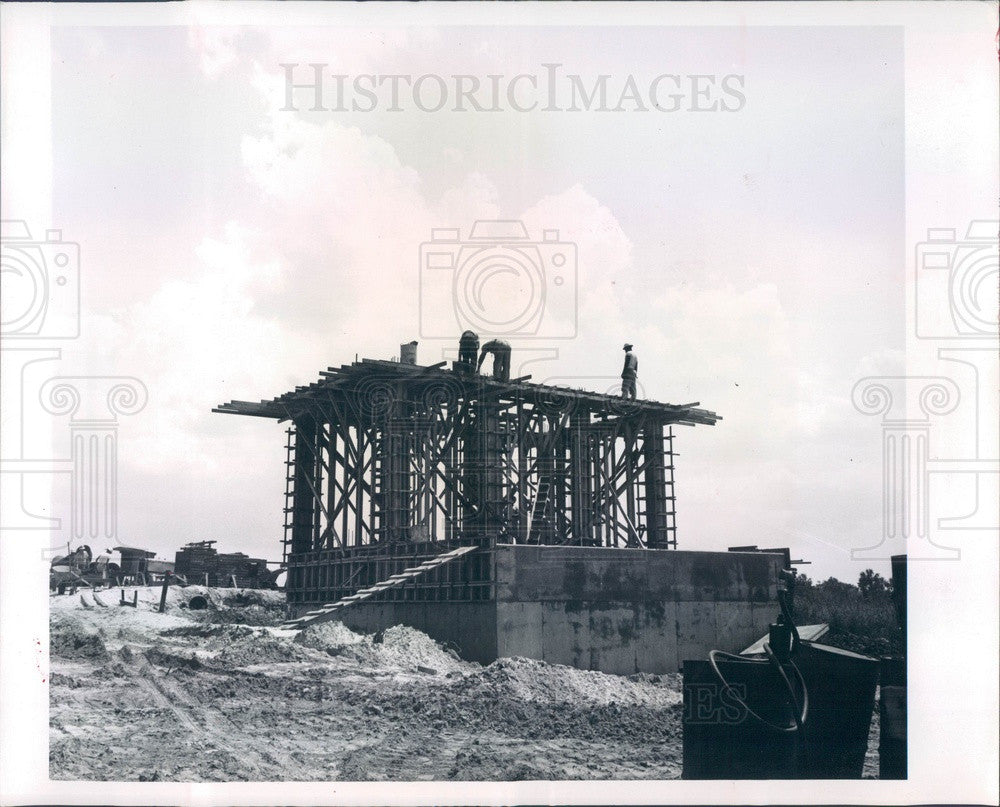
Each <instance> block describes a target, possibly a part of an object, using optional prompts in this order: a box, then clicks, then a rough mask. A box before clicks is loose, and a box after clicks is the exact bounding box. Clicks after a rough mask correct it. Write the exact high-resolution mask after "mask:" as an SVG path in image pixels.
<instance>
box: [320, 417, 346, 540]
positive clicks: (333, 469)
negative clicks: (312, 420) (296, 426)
mask: <svg viewBox="0 0 1000 807" xmlns="http://www.w3.org/2000/svg"><path fill="white" fill-rule="evenodd" d="M328 427H329V430H330V432H329V435H328V437H327V439H326V467H327V468H328V472H327V479H326V510H327V512H328V513H329V514H330V518H329V521H328V523H327V525H326V530H325V531H324V534H325V535H326V536H327V538H326V543H325V545H324V546H323V549H332V548H333V545H334V540H333V527H334V524H333V521H334V518H335V516H334V513H336V512H337V508H338V507H344V508H346V507H347V502H346V501H344V500H343V496H340V497H338V496H337V467H338V463H337V424H335V423H333V422H331V423H329V424H328ZM338 499H339V501H338Z"/></svg>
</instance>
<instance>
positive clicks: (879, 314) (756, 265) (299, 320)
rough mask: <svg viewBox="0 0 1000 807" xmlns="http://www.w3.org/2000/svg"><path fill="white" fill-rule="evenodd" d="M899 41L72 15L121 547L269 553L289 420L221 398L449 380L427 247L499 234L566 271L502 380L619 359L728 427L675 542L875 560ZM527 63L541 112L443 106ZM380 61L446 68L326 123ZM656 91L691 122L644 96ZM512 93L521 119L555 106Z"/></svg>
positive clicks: (69, 41) (69, 43) (63, 220)
mask: <svg viewBox="0 0 1000 807" xmlns="http://www.w3.org/2000/svg"><path fill="white" fill-rule="evenodd" d="M902 46H903V43H902V34H901V32H900V31H899V29H896V28H891V27H871V28H861V27H842V28H829V27H825V28H819V27H816V28H810V27H787V28H768V27H756V28H746V27H737V26H733V27H720V28H698V27H689V28H681V27H675V28H658V27H648V28H636V27H620V28H614V27H611V28H608V27H601V28H598V27H578V28H572V27H550V28H539V27H535V28H527V27H526V28H518V27H512V28H498V27H485V26H484V27H461V26H454V27H431V26H422V27H411V28H396V29H392V28H384V29H383V28H370V27H360V26H359V27H357V28H348V27H341V28H323V27H314V28H281V27H274V26H271V27H268V28H267V29H263V28H251V27H243V28H225V27H214V26H212V27H209V26H205V27H185V26H170V27H166V26H164V27H143V28H128V27H117V28H96V27H86V28H83V27H63V28H59V29H56V30H55V31H54V32H53V39H52V101H53V104H52V109H53V111H52V187H53V196H52V211H53V221H54V222H56V223H57V226H59V227H60V228H62V230H63V233H64V237H65V238H67V239H70V240H75V241H77V242H79V243H80V245H81V259H80V260H81V263H80V267H81V268H80V288H81V300H82V310H81V311H82V313H81V335H80V337H79V339H77V340H74V341H73V342H72V344H70V345H68V346H67V347H66V348H65V349H64V353H63V361H62V364H63V367H64V369H65V368H70V369H72V371H73V372H74V373H76V374H100V375H124V376H134V377H136V378H139V379H141V381H142V382H143V383H144V384H145V386H146V388H147V390H148V403H147V405H146V406H145V408H143V409H142V411H140V412H138V413H136V414H134V415H131V416H128V417H123V418H122V419H121V420H120V424H119V427H118V451H119V469H118V535H119V542H120V543H124V544H129V545H140V546H146V547H149V548H151V549H154V550H156V551H158V552H159V553H160V554H161V555H162V556H165V557H168V558H172V557H173V553H174V551H175V550H176V549H178V548H179V547H180V546H182V545H183V544H184V543H186V542H188V541H192V540H202V539H215V540H218V542H219V543H218V548H219V549H220V550H221V551H243V552H247V553H248V554H251V555H254V556H263V557H267V558H271V559H279V558H280V543H279V542H280V538H281V524H282V513H281V508H282V507H283V506H284V497H283V491H284V467H283V461H284V448H283V446H284V428H285V427H284V425H279V424H277V423H274V422H271V421H268V420H262V419H256V418H239V417H233V416H225V415H219V414H213V413H212V412H211V409H212V407H213V406H215V405H217V404H218V403H221V402H224V401H228V400H230V399H248V400H258V399H261V398H271V397H273V396H275V395H278V394H280V393H282V392H284V391H286V390H289V389H291V388H293V387H294V386H295V385H297V384H305V383H310V382H312V381H314V380H315V379H316V378H317V376H318V372H319V371H320V370H323V369H325V368H326V367H327V366H329V365H340V364H343V363H346V362H349V361H352V360H353V359H354V357H355V355H358V356H360V357H370V358H389V357H392V356H395V355H397V353H398V349H399V344H400V343H402V342H408V341H410V340H411V339H418V340H420V346H419V359H418V360H419V361H420V363H423V364H431V363H434V362H436V361H440V360H441V358H442V356H443V353H442V351H443V350H445V349H453V348H454V347H455V346H456V345H457V338H458V335H459V333H460V329H459V327H458V326H457V325H455V324H454V323H453V322H446V321H445V320H446V319H447V318H446V317H442V316H439V315H440V313H441V310H442V309H441V306H442V305H443V306H444V308H445V309H447V308H448V305H449V304H450V300H449V299H448V298H447V295H445V296H444V297H442V294H443V292H442V290H441V288H440V287H439V286H434V285H433V281H431V280H430V279H429V276H428V275H427V274H426V273H425V272H422V269H421V264H420V254H421V253H420V248H421V244H423V243H425V242H427V241H429V240H430V238H431V236H432V230H433V229H435V228H458V229H459V230H460V232H461V238H463V239H465V238H467V237H468V235H469V233H470V229H471V226H472V224H473V223H474V222H475V221H477V220H480V219H483V220H490V219H492V220H497V219H502V220H520V221H522V222H523V223H524V225H525V227H526V228H527V231H528V233H529V236H530V238H531V239H533V240H534V241H536V242H537V241H541V240H542V237H543V232H544V231H545V230H557V231H558V239H559V241H560V242H561V243H569V244H572V245H574V246H575V253H576V261H575V277H574V275H573V274H572V273H570V274H569V275H568V276H567V277H568V278H569V281H568V283H566V284H564V286H563V287H559V288H556V287H551V288H550V290H549V293H548V296H547V297H546V300H545V307H544V309H543V313H542V315H541V320H540V324H538V327H537V332H535V333H532V334H521V335H517V336H515V337H513V338H511V340H510V341H511V342H512V344H513V346H514V358H513V365H514V370H515V372H516V371H517V369H518V368H519V367H522V366H526V365H527V364H528V363H529V362H530V363H531V366H530V369H526V370H525V371H526V372H531V373H532V375H533V380H534V381H541V382H544V381H546V380H555V381H558V382H559V383H566V384H571V385H574V386H580V387H584V388H590V389H597V390H599V391H603V390H605V389H607V388H608V387H609V386H610V385H612V384H614V383H615V378H616V376H617V375H618V372H619V369H620V363H621V355H622V354H621V346H622V343H623V341H629V342H632V343H634V344H635V350H636V354H637V355H638V357H639V361H640V374H639V383H640V388H641V390H642V392H643V393H644V394H645V395H646V396H647V397H649V398H651V399H654V400H660V401H665V402H673V403H687V402H691V401H700V403H701V405H702V406H703V407H705V408H707V409H711V410H713V411H715V412H718V413H719V414H720V415H722V417H723V420H722V421H721V422H720V423H719V424H718V425H717V426H715V427H697V428H695V429H682V430H681V431H680V434H679V437H678V441H677V449H678V451H679V452H680V454H681V456H680V458H679V459H678V469H677V496H678V516H677V523H678V540H679V548H681V549H703V550H718V549H725V548H727V547H728V546H732V545H747V544H758V545H760V546H790V547H791V549H792V554H793V557H798V558H804V559H805V560H808V561H811V562H812V566H809V567H804V569H803V570H804V571H805V572H806V573H807V574H809V575H810V576H811V577H817V578H819V579H825V578H826V577H828V576H836V577H838V578H840V579H844V580H850V581H856V580H857V576H858V574H860V572H861V571H862V570H863V569H864V568H865V567H867V566H874V567H875V568H876V569H877V570H878V571H880V572H882V573H883V574H888V563H877V562H866V563H862V562H859V561H854V560H852V559H851V555H850V551H851V549H852V548H854V547H862V546H869V545H871V544H873V543H876V542H877V541H878V540H879V537H880V536H881V531H882V515H881V507H882V503H881V496H882V490H881V478H882V469H881V462H882V460H881V444H880V438H879V436H878V432H877V431H873V430H872V428H870V426H871V424H870V423H869V422H868V421H866V420H865V418H864V416H862V415H861V414H859V413H858V412H857V410H855V408H854V407H853V405H852V402H851V391H852V387H853V386H854V384H855V382H856V381H857V380H858V379H860V378H862V377H864V376H869V375H878V374H886V373H892V372H898V371H899V369H900V368H901V366H902V361H903V349H904V327H905V321H904V310H903V309H904V304H905V297H904V295H903V294H902V292H901V287H902V283H903V270H902V266H903V254H902V252H903V248H902V246H901V245H902V244H903V243H904V242H905V238H904V182H903V179H904V177H903V165H904V139H903V123H904V105H903V102H904V97H903V74H902V70H903V64H902V59H903V51H902ZM283 64H293V65H299V68H295V69H294V70H293V72H292V75H293V76H294V78H295V81H296V82H305V81H307V80H309V79H310V78H311V77H312V75H313V74H312V72H311V69H310V68H308V67H307V65H310V64H320V65H322V66H323V67H322V75H323V76H324V90H325V91H326V96H325V97H324V104H323V106H325V107H327V111H313V109H312V106H313V100H314V94H313V93H312V92H311V91H310V90H304V91H303V90H297V91H293V93H292V99H293V104H292V106H293V107H294V109H292V110H289V109H287V108H285V109H283V107H286V104H287V102H288V98H287V97H286V93H287V87H286V75H287V74H286V69H285V68H282V67H281V65H283ZM545 65H559V67H558V74H557V75H558V76H559V77H560V79H559V81H557V82H555V83H556V86H557V92H558V94H559V98H558V101H557V103H556V104H555V106H557V107H558V109H553V110H548V111H546V110H543V109H540V108H536V109H534V110H532V111H523V112H522V111H519V110H518V109H516V108H514V104H512V103H510V98H509V97H502V98H501V103H500V104H499V106H500V107H501V108H500V109H499V111H492V112H491V111H481V112H480V111H476V110H475V109H474V108H470V106H471V105H466V110H465V111H454V110H453V108H452V103H453V102H454V101H455V97H454V96H455V93H454V81H455V79H454V78H453V77H454V76H456V75H463V76H474V77H476V78H477V79H478V80H479V82H480V86H481V88H483V87H488V86H489V82H490V81H491V79H489V78H488V77H489V76H491V75H493V76H499V77H501V78H500V79H498V81H500V85H499V86H501V87H503V88H505V89H506V88H507V87H508V86H509V83H510V79H511V78H512V77H513V76H515V75H519V74H526V75H529V76H533V77H534V81H535V82H537V85H538V86H541V87H544V86H545V84H544V80H545V79H546V77H547V75H548V74H547V72H546V71H547V70H549V69H550V68H546V67H545ZM369 74H372V75H384V76H390V75H406V76H409V77H412V78H417V77H419V76H423V75H430V76H441V77H443V80H444V81H445V86H446V87H448V86H449V83H450V86H451V89H449V94H450V96H449V98H448V103H447V104H446V105H445V106H444V108H442V109H441V110H439V111H424V110H422V109H420V108H419V105H418V104H417V102H416V101H415V100H414V97H413V94H412V93H408V91H407V90H406V88H405V86H404V90H403V92H402V93H401V97H402V99H403V100H402V101H401V102H400V104H399V109H398V111H393V110H392V109H390V107H391V106H392V103H391V98H390V96H389V93H388V84H383V85H382V87H381V89H380V90H379V93H378V96H377V99H376V103H375V109H373V110H371V111H364V108H365V105H366V103H368V97H367V96H364V95H361V94H358V93H355V94H353V95H348V96H347V99H348V100H347V102H346V104H345V105H346V106H347V107H348V109H347V111H338V110H337V109H336V107H337V99H333V98H332V93H333V88H334V86H335V81H336V80H335V79H334V78H333V77H334V76H336V75H343V76H347V78H346V79H345V80H344V81H345V83H346V86H348V87H351V86H352V82H353V81H354V79H355V77H358V76H366V75H369ZM663 74H669V75H676V76H679V77H680V78H679V80H678V81H679V84H678V85H673V84H671V83H668V84H666V85H664V84H662V83H661V85H660V86H661V87H664V86H669V87H670V88H671V90H670V91H673V89H674V86H680V87H681V91H680V95H681V96H683V97H682V98H681V99H680V100H679V102H677V105H678V106H679V108H678V109H677V110H675V111H667V108H665V109H662V110H658V109H655V108H653V107H652V102H651V101H650V97H649V87H650V84H651V82H652V80H653V79H655V77H657V76H660V75H663ZM602 75H603V76H607V77H608V78H607V79H606V80H605V81H606V86H607V88H608V97H609V99H610V100H608V101H607V103H606V104H605V106H606V109H605V110H598V109H595V108H593V107H594V106H596V104H592V105H591V107H592V108H591V109H590V110H587V109H583V108H581V109H580V110H579V111H570V110H569V107H570V106H572V105H573V104H572V100H573V99H572V98H571V91H572V86H573V85H572V80H571V79H569V78H568V76H579V77H580V78H579V81H580V82H581V86H583V87H584V88H585V89H587V91H588V92H589V91H590V88H591V87H593V86H594V84H595V82H596V81H598V77H599V76H602ZM630 76H631V77H633V79H634V84H635V86H636V88H637V90H638V93H639V100H638V101H636V100H634V99H632V100H627V101H625V102H624V103H619V99H620V96H621V94H622V93H623V92H624V91H625V90H624V88H625V86H626V83H627V81H628V78H629V77H630ZM692 76H695V77H698V76H701V77H709V78H701V79H697V78H695V79H692V78H690V77H692ZM725 77H730V79H729V82H730V83H729V85H728V86H729V87H730V89H734V90H736V92H724V91H723V89H722V87H723V86H726V85H723V83H722V82H723V80H724V79H725ZM733 77H737V78H733ZM672 81H673V80H670V82H672ZM692 82H694V83H692ZM438 86H439V84H438V83H437V80H436V79H433V78H432V79H428V80H426V81H425V82H424V85H423V87H424V89H425V90H426V91H427V92H426V95H424V96H420V99H418V100H420V103H421V104H423V105H424V106H427V107H431V106H433V105H434V96H435V93H434V91H433V90H434V89H435V88H436V87H438ZM692 87H701V88H702V89H704V88H705V87H708V89H707V90H705V94H703V95H701V96H697V97H696V96H695V93H694V91H693V90H692ZM530 90H531V80H530V79H529V80H522V81H521V83H520V84H519V85H518V89H517V91H516V92H515V94H514V100H515V102H516V103H517V104H518V105H527V103H528V102H529V101H532V100H534V101H539V100H540V101H541V103H540V104H539V106H544V105H545V103H546V101H547V98H546V96H545V92H544V91H538V92H537V93H535V94H534V95H533V94H532V93H531V92H530ZM518 92H520V93H521V95H518ZM480 97H484V96H480ZM643 97H644V98H645V100H643ZM662 98H663V96H657V99H656V100H662ZM428 99H430V100H428ZM577 100H579V99H577ZM357 102H360V103H359V106H361V107H362V109H360V110H358V111H352V110H351V109H350V106H351V104H352V103H357ZM668 103H671V104H673V103H675V102H674V101H669V102H668ZM482 105H483V106H489V102H488V101H487V102H485V103H484V104H482ZM703 105H704V106H706V107H712V106H714V107H715V108H714V109H706V110H705V111H698V110H697V109H694V108H695V107H699V108H700V107H701V106H703ZM578 106H580V107H583V106H586V104H585V103H583V102H582V101H581V102H580V103H579V104H578ZM616 106H617V107H621V108H620V109H615V107H616ZM640 106H645V107H646V108H645V109H639V108H637V107H640ZM723 107H728V108H723ZM331 110H332V111H331ZM496 282H497V283H500V284H501V285H500V286H498V287H495V288H494V292H495V294H496V297H497V299H498V300H499V301H500V304H503V303H504V302H506V303H508V304H515V305H516V303H517V294H518V293H519V291H520V292H523V288H519V287H510V286H508V287H503V286H502V283H503V282H504V281H503V279H500V280H498V281H496ZM435 305H437V306H438V307H437V308H435V307H434V306H435ZM532 360H534V361H532ZM65 495H67V494H66V491H65V490H63V489H62V488H58V487H57V496H65ZM54 542H55V541H54Z"/></svg>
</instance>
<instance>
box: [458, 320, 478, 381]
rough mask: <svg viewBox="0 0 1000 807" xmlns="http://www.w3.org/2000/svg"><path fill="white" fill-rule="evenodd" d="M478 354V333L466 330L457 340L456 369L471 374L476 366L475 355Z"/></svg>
mask: <svg viewBox="0 0 1000 807" xmlns="http://www.w3.org/2000/svg"><path fill="white" fill-rule="evenodd" d="M478 355H479V334H477V333H476V332H475V331H466V332H465V333H463V334H462V338H461V339H459V340H458V367H457V369H458V371H459V372H461V373H466V374H468V375H472V370H473V368H474V367H475V366H476V356H478Z"/></svg>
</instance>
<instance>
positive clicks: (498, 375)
mask: <svg viewBox="0 0 1000 807" xmlns="http://www.w3.org/2000/svg"><path fill="white" fill-rule="evenodd" d="M487 353H492V354H493V380H494V381H510V344H509V343H507V342H505V341H504V340H503V339H491V340H490V341H489V342H487V343H486V344H485V345H483V350H482V352H481V353H480V354H479V364H477V365H476V372H477V373H478V372H479V370H480V368H481V367H482V366H483V362H484V361H485V360H486V354H487Z"/></svg>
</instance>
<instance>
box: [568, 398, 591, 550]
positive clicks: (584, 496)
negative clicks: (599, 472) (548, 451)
mask: <svg viewBox="0 0 1000 807" xmlns="http://www.w3.org/2000/svg"><path fill="white" fill-rule="evenodd" d="M589 421H590V414H589V413H588V412H586V411H584V412H574V413H573V414H572V415H571V416H570V435H569V441H568V442H569V450H570V524H571V529H572V532H573V535H572V541H571V543H573V544H575V545H577V546H585V545H587V544H589V543H590V525H591V519H590V517H589V507H588V504H589V502H590V495H591V485H590V481H591V480H590V467H589V465H590V459H589V456H588V453H587V444H586V439H587V436H586V430H585V427H586V426H587V425H588V423H589Z"/></svg>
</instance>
